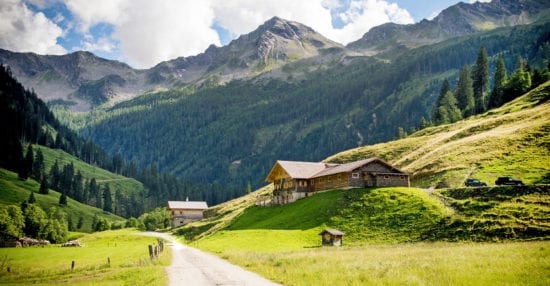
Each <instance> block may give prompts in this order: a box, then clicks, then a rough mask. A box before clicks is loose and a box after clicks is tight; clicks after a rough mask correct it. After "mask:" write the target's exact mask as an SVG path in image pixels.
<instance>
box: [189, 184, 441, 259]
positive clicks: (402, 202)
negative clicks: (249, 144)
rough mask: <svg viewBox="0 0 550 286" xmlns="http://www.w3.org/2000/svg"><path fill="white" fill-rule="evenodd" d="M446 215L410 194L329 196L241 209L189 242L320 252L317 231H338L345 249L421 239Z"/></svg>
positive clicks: (213, 247)
mask: <svg viewBox="0 0 550 286" xmlns="http://www.w3.org/2000/svg"><path fill="white" fill-rule="evenodd" d="M448 215H449V211H448V210H447V209H446V208H445V206H444V205H443V204H442V203H441V202H440V201H438V200H436V199H434V198H431V197H429V196H428V195H427V194H426V193H425V192H423V191H422V190H418V189H410V188H380V189H352V190H334V191H329V192H324V193H320V194H317V195H314V196H312V197H309V198H307V199H302V200H298V201H296V202H295V203H292V204H288V205H283V206H272V207H250V208H247V209H246V210H245V211H244V212H243V213H242V214H241V215H240V216H239V217H238V218H236V219H235V220H234V221H233V222H232V223H231V224H230V225H229V226H228V227H226V228H225V229H223V230H220V231H218V232H215V233H214V234H212V235H210V236H207V237H205V238H203V239H199V240H197V241H195V242H193V244H194V245H196V246H198V247H201V248H203V249H207V250H210V251H213V252H222V251H227V250H232V249H240V250H243V249H246V250H252V249H256V250H262V251H281V250H293V249H294V250H295V249H304V248H308V247H318V246H320V237H319V235H318V234H319V232H320V231H321V230H322V229H323V228H337V229H340V230H342V231H344V232H345V233H346V234H347V235H346V237H345V241H346V244H352V245H353V244H365V243H367V244H368V243H380V242H392V243H398V242H405V241H416V240H419V239H421V237H422V235H423V233H424V232H425V231H428V230H430V229H431V228H432V227H434V226H435V225H436V224H437V223H439V221H441V220H442V219H443V218H444V217H446V216H448Z"/></svg>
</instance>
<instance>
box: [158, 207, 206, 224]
mask: <svg viewBox="0 0 550 286" xmlns="http://www.w3.org/2000/svg"><path fill="white" fill-rule="evenodd" d="M167 209H168V211H169V212H170V221H171V222H172V227H177V226H180V225H184V224H186V223H189V222H192V221H196V220H201V219H203V218H204V211H205V210H207V209H208V205H207V204H206V202H201V201H168V206H167Z"/></svg>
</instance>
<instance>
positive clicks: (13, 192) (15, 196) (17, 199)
mask: <svg viewBox="0 0 550 286" xmlns="http://www.w3.org/2000/svg"><path fill="white" fill-rule="evenodd" d="M39 187H40V184H39V183H37V182H36V181H34V180H31V179H28V180H26V181H21V180H20V179H18V177H17V174H16V173H14V172H11V171H7V170H5V169H1V168H0V207H4V206H7V205H17V206H19V205H20V204H21V202H23V201H24V200H27V199H28V198H29V196H30V193H31V191H34V192H35V193H34V197H35V199H36V202H37V203H38V204H39V205H40V207H41V208H42V209H44V210H48V209H49V208H50V207H52V206H54V207H56V208H61V209H62V210H63V211H65V212H66V213H67V215H68V216H69V217H70V218H71V220H72V222H73V224H74V225H76V224H77V222H78V220H80V218H82V228H80V229H77V231H81V232H91V231H92V220H93V217H94V216H96V215H97V216H98V217H99V218H105V219H107V220H108V221H111V222H117V221H119V222H122V221H124V218H121V217H119V216H116V215H113V214H111V213H106V212H104V211H103V210H101V209H98V208H95V207H92V206H89V205H85V204H82V203H79V202H77V201H75V200H73V199H71V198H68V200H67V206H60V205H59V196H60V194H59V193H58V192H55V191H52V190H50V192H49V193H48V194H47V195H43V194H38V189H39Z"/></svg>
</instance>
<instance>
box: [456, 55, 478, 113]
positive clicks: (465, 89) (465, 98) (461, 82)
mask: <svg viewBox="0 0 550 286" xmlns="http://www.w3.org/2000/svg"><path fill="white" fill-rule="evenodd" d="M455 98H456V100H457V106H458V108H459V109H460V110H461V111H462V116H463V117H468V116H470V115H472V114H473V111H474V106H475V103H474V91H473V89H472V78H471V77H470V68H469V67H468V65H464V66H463V67H462V69H461V70H460V75H459V76H458V82H457V84H456V91H455Z"/></svg>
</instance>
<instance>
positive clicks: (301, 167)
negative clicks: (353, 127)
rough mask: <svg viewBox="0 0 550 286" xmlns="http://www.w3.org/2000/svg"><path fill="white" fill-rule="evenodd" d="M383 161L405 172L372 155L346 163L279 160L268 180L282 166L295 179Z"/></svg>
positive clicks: (340, 171) (343, 171) (326, 174)
mask: <svg viewBox="0 0 550 286" xmlns="http://www.w3.org/2000/svg"><path fill="white" fill-rule="evenodd" d="M375 161H377V162H379V163H382V164H384V165H386V166H388V168H390V169H392V170H394V171H395V172H396V173H402V174H405V173H404V172H403V171H401V170H399V169H397V168H395V167H393V166H392V165H390V164H389V163H387V162H386V161H384V160H382V159H380V158H377V157H372V158H368V159H364V160H360V161H355V162H350V163H346V164H334V163H314V162H298V161H277V162H276V163H275V165H274V166H273V168H272V169H271V172H270V173H269V175H268V176H267V178H266V181H268V182H271V181H274V179H273V178H272V173H273V171H274V170H275V169H276V168H278V166H280V167H281V168H283V169H284V171H285V172H286V173H287V174H288V176H290V177H291V178H293V179H311V178H316V177H322V176H328V175H333V174H338V173H345V172H351V171H353V170H355V169H358V168H360V167H362V166H364V165H367V164H369V163H371V162H375Z"/></svg>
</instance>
